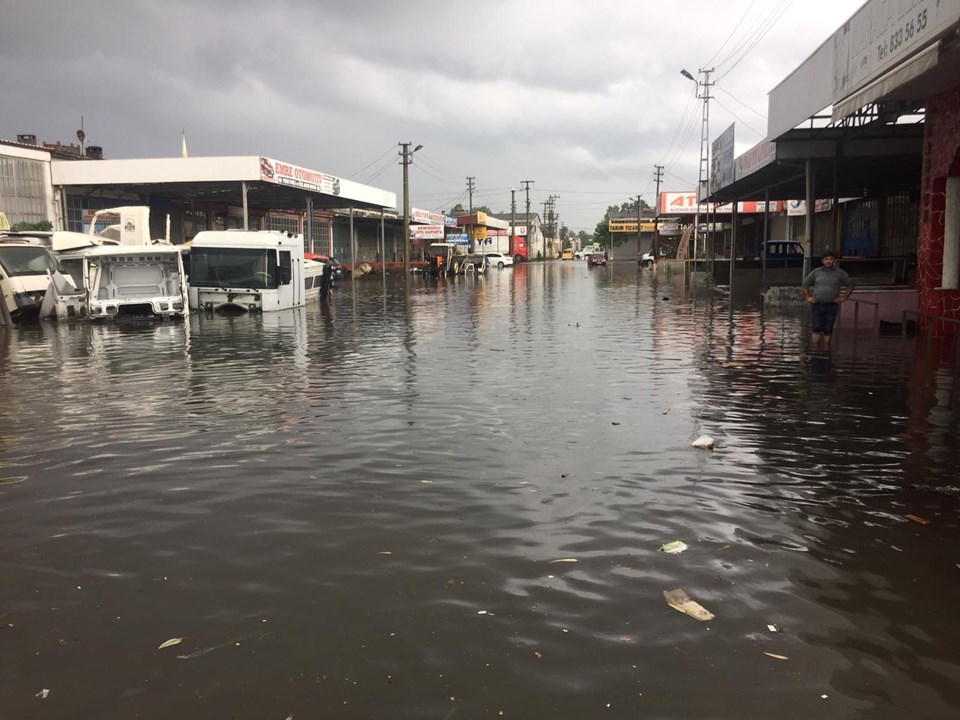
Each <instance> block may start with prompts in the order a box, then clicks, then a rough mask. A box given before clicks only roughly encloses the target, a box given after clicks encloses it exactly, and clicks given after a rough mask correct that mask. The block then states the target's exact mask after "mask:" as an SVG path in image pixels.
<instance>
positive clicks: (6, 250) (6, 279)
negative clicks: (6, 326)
mask: <svg viewBox="0 0 960 720" xmlns="http://www.w3.org/2000/svg"><path fill="white" fill-rule="evenodd" d="M58 269H59V266H58V264H57V259H56V258H55V257H54V256H53V255H52V254H51V252H50V251H49V250H47V248H45V247H44V246H43V245H41V244H39V243H35V242H30V241H28V240H22V239H21V240H11V239H9V238H5V237H4V236H0V302H3V303H4V304H5V306H6V309H7V311H9V313H10V318H11V319H12V320H13V321H14V322H19V321H21V320H25V319H36V318H37V317H39V315H40V306H41V304H42V303H43V296H44V295H45V294H46V292H47V288H48V287H49V286H50V275H49V274H48V272H49V273H54V272H56V271H57V270H58Z"/></svg>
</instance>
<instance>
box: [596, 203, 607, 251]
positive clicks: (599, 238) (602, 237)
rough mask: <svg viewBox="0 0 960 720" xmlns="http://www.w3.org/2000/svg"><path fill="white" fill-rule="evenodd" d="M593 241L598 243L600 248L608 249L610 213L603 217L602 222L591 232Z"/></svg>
mask: <svg viewBox="0 0 960 720" xmlns="http://www.w3.org/2000/svg"><path fill="white" fill-rule="evenodd" d="M593 241H594V242H597V243H600V247H610V212H609V209H608V210H607V214H606V215H604V216H603V220H601V221H600V222H598V223H597V227H596V229H595V230H594V231H593Z"/></svg>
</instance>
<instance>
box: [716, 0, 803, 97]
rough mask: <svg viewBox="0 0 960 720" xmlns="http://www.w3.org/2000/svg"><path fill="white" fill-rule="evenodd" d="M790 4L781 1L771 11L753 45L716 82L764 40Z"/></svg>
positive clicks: (790, 2)
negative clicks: (764, 26)
mask: <svg viewBox="0 0 960 720" xmlns="http://www.w3.org/2000/svg"><path fill="white" fill-rule="evenodd" d="M792 4H793V0H781V2H780V4H779V5H777V6H775V7H774V9H773V10H772V11H771V12H770V14H769V15H768V16H767V21H766V28H763V26H761V28H762V29H763V32H761V33H760V34H759V35H758V36H757V38H756V39H755V40H754V41H753V43H752V44H751V45H750V46H749V47H748V48H747V49H746V50H744V51H743V54H741V55H740V57H739V58H737V61H736V62H735V63H734V64H733V65H731V66H730V67H729V68H728V69H727V71H726V72H724V73H723V75H721V76H720V77H718V78H717V80H722V79H723V78H725V77H726V76H727V75H729V74H730V73H731V72H732V71H733V69H734V68H735V67H736V66H737V65H739V64H740V62H741V61H742V60H743V59H744V58H745V57H746V56H747V55H749V54H750V52H751V51H752V50H753V49H754V48H755V47H756V46H757V43H759V42H760V41H761V40H763V38H765V37H766V36H767V33H769V32H770V30H772V29H773V26H774V25H776V24H777V22H778V21H779V20H780V18H781V17H783V14H784V13H785V12H786V11H787V10H788V9H789V8H790V6H791V5H792ZM774 15H776V17H774ZM759 30H760V29H758V32H759ZM731 57H732V56H731ZM717 80H715V81H714V82H716V81H717Z"/></svg>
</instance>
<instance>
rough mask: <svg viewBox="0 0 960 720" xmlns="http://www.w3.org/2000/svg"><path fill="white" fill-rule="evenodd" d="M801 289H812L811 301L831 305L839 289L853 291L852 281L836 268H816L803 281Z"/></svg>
mask: <svg viewBox="0 0 960 720" xmlns="http://www.w3.org/2000/svg"><path fill="white" fill-rule="evenodd" d="M803 287H805V288H811V287H812V288H813V290H812V291H811V293H810V294H811V295H813V301H814V302H818V303H832V302H834V301H836V299H837V296H838V295H839V294H840V288H841V287H848V288H850V289H851V290H853V287H854V285H853V281H852V280H851V279H850V276H849V275H847V273H846V272H845V271H843V270H841V269H840V268H838V267H833V268H830V269H829V270H828V269H827V268H825V267H818V268H817V269H816V270H814V271H813V272H811V273H810V274H809V275H807V276H806V277H805V278H804V279H803Z"/></svg>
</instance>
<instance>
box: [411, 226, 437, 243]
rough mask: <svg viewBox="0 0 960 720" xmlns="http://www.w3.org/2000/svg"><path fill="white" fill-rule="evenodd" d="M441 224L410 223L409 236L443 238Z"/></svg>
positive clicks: (416, 238) (425, 238) (429, 238)
mask: <svg viewBox="0 0 960 720" xmlns="http://www.w3.org/2000/svg"><path fill="white" fill-rule="evenodd" d="M443 230H444V227H443V225H411V226H410V237H411V238H413V239H414V240H443Z"/></svg>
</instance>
